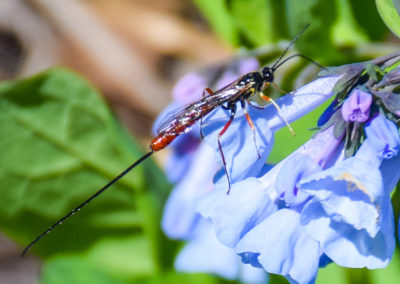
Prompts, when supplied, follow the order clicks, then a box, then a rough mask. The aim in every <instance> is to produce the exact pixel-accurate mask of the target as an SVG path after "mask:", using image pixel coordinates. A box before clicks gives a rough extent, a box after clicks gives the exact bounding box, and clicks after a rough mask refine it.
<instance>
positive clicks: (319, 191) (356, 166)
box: [196, 60, 400, 283]
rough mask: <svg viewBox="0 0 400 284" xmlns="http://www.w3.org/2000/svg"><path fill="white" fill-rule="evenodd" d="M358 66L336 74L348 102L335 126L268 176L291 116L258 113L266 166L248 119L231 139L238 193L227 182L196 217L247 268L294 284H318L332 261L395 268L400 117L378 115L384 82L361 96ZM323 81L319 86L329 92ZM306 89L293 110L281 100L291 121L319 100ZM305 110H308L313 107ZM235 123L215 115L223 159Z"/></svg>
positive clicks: (331, 118) (338, 103)
mask: <svg viewBox="0 0 400 284" xmlns="http://www.w3.org/2000/svg"><path fill="white" fill-rule="evenodd" d="M374 62H375V63H376V62H379V60H375V61H374ZM357 66H358V67H357ZM357 66H356V67H357V68H352V66H350V67H348V66H344V67H343V68H342V69H340V68H338V69H337V70H336V71H337V72H336V73H342V74H343V76H338V77H336V81H335V83H333V84H332V86H331V89H332V87H333V86H335V91H336V92H337V94H338V96H337V97H336V98H335V100H334V102H333V103H332V104H331V107H330V109H329V111H327V112H326V115H325V116H324V117H323V119H321V120H320V122H325V123H323V125H320V126H321V130H320V132H319V133H318V134H317V135H315V136H314V137H313V138H312V139H311V140H310V141H308V142H307V143H306V144H305V145H303V146H302V147H300V148H299V149H298V150H296V151H295V152H294V153H292V154H291V155H290V156H289V157H287V158H286V159H284V160H283V161H282V162H280V163H278V164H277V165H276V166H274V167H273V168H272V169H269V170H268V171H267V173H264V172H262V168H263V167H264V165H263V163H264V160H265V158H266V156H267V155H268V152H269V150H270V147H271V145H272V143H273V133H274V131H275V130H276V129H277V128H279V127H282V126H284V124H283V123H282V121H280V120H279V115H282V113H279V114H278V113H277V112H276V110H275V109H271V108H270V109H269V110H268V107H267V108H266V109H264V110H259V109H252V108H251V107H249V110H250V111H249V114H250V116H251V117H252V119H253V121H254V122H255V123H254V124H255V125H256V129H257V136H259V137H257V139H258V140H257V144H260V145H261V146H260V148H261V149H259V153H260V154H261V160H262V161H258V159H257V153H256V152H255V151H254V149H252V148H253V147H244V144H245V143H246V142H247V143H251V139H249V138H248V137H251V136H252V133H251V132H250V131H251V130H250V129H249V127H247V128H248V129H246V128H245V127H246V120H245V117H244V116H243V115H241V114H240V113H239V114H238V115H237V117H236V120H234V122H233V123H232V128H230V129H229V130H231V129H232V130H231V133H230V134H228V131H227V134H226V135H224V137H223V139H222V146H223V149H224V154H225V159H226V161H227V166H228V171H229V173H230V176H231V180H232V181H233V183H232V188H231V192H230V194H229V195H226V194H225V192H226V184H224V182H223V180H221V179H220V180H218V179H217V180H216V184H215V188H214V190H213V191H212V192H210V193H208V194H206V195H205V196H202V197H200V198H199V199H198V200H197V202H196V209H197V210H198V212H199V213H200V214H201V215H202V216H204V217H206V218H209V219H210V220H211V222H212V224H213V227H214V228H215V232H216V236H217V238H218V239H219V240H220V241H221V242H222V243H223V244H225V245H227V246H229V247H232V248H234V249H235V251H236V252H237V253H238V254H239V255H240V256H241V258H242V262H244V263H248V264H251V265H252V266H254V267H262V268H264V269H265V270H266V271H267V272H271V273H277V274H281V275H284V276H285V277H286V278H287V279H288V280H289V281H290V282H291V283H312V282H314V281H315V279H316V275H317V272H318V268H319V267H323V266H325V265H326V264H328V263H330V262H332V261H333V262H336V263H338V264H339V265H342V266H347V267H367V268H370V269H373V268H380V267H385V266H386V265H387V264H388V262H389V261H390V258H391V256H392V254H393V250H394V246H395V242H394V238H395V233H394V216H393V209H392V206H391V202H390V193H391V191H392V189H393V187H394V186H395V185H396V183H397V182H398V181H399V178H400V162H399V161H400V158H399V156H400V155H398V150H399V144H400V138H399V132H398V128H397V126H396V125H395V124H394V123H393V122H392V121H390V120H388V119H387V118H386V117H385V114H386V115H387V116H388V117H394V115H396V113H394V112H393V111H392V109H390V108H388V107H387V106H386V104H382V101H381V102H379V103H375V104H374V105H373V106H374V107H373V108H372V109H371V105H372V103H373V100H375V99H379V98H380V97H379V96H378V95H376V94H375V93H374V91H376V90H377V89H374V88H375V87H374V84H375V83H376V82H375V83H374V81H373V79H371V80H370V81H369V83H370V84H369V85H368V87H370V88H371V89H370V91H371V92H372V94H373V95H371V94H369V93H366V92H362V91H361V90H359V89H357V88H358V87H357V86H356V84H357V82H358V81H357V79H358V78H359V76H360V75H361V74H362V73H363V72H364V70H365V66H366V64H359V65H357ZM331 74H335V72H333V73H331ZM330 78H333V77H330ZM323 79H324V78H320V80H323ZM337 79H339V81H338V80H337ZM316 82H317V81H314V82H313V83H311V84H309V85H310V86H311V88H312V87H316V88H318V89H319V90H320V92H321V88H322V90H323V91H322V92H325V91H326V89H324V87H322V86H318V84H317V83H316ZM314 84H315V85H314ZM371 84H372V85H371ZM371 86H372V87H371ZM306 87H309V86H308V85H307V86H305V89H306ZM353 87H355V91H353V92H352V93H351V94H350V97H349V98H347V99H346V98H344V96H346V92H347V90H348V89H349V88H353ZM364 87H365V88H366V87H367V86H364ZM331 89H330V90H331ZM330 90H329V91H328V92H327V93H326V94H327V96H328V97H329V96H330ZM380 90H381V89H379V91H380ZM303 91H304V90H303V89H300V90H298V91H296V92H295V93H294V95H293V96H292V97H291V102H290V103H289V104H288V105H285V104H284V103H283V102H284V100H285V99H288V97H286V96H285V97H283V98H281V99H279V100H278V104H279V105H281V107H282V109H284V108H285V107H289V109H290V108H292V111H289V112H286V114H284V116H285V117H286V118H287V119H288V120H289V121H292V120H293V119H295V118H297V117H296V115H298V114H299V113H296V111H295V109H296V108H297V107H298V106H300V105H301V104H299V105H297V103H300V102H302V99H304V97H307V96H308V95H309V94H310V90H307V91H308V93H307V91H305V92H304V93H303ZM299 94H300V95H302V96H299V97H297V96H296V95H299ZM296 99H298V100H296ZM270 107H272V106H270ZM339 108H342V109H339ZM300 109H302V110H303V111H304V110H306V111H307V110H308V105H307V103H306V104H303V105H301V107H300ZM267 110H268V111H267ZM286 110H287V109H286ZM306 111H305V112H306ZM302 114H304V113H302ZM228 117H229V113H227V112H224V111H223V110H218V111H215V112H214V113H213V114H212V115H210V116H209V117H208V120H207V123H206V125H205V126H206V127H205V133H206V140H207V141H208V142H209V143H210V145H211V146H212V147H213V148H214V150H215V152H216V155H217V158H220V154H219V152H218V147H217V139H216V137H217V134H218V131H219V129H221V128H222V127H223V125H224V122H226V121H227V119H228ZM342 117H343V118H342ZM263 119H265V120H263ZM345 121H348V122H357V123H354V124H346V123H345ZM235 125H236V126H235ZM363 130H364V131H363ZM260 132H262V133H263V134H262V133H260ZM232 134H233V135H232ZM263 143H264V144H263ZM360 145H361V147H360ZM357 149H358V151H357ZM349 156H350V158H349Z"/></svg>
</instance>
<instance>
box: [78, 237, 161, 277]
mask: <svg viewBox="0 0 400 284" xmlns="http://www.w3.org/2000/svg"><path fill="white" fill-rule="evenodd" d="M150 247H151V244H150V240H148V239H147V238H144V237H142V236H134V235H130V236H126V237H125V238H112V239H111V238H109V239H104V240H102V241H99V242H98V243H96V244H95V245H94V246H93V247H92V248H91V249H90V250H89V251H88V253H87V254H86V255H85V258H87V259H88V260H89V261H90V262H91V263H93V264H96V266H98V267H101V268H102V269H103V270H104V271H106V272H107V273H108V274H110V275H115V276H122V277H123V278H134V277H141V276H150V275H153V274H154V273H156V271H157V264H156V263H155V262H154V258H153V257H152V255H151V254H150V253H149V252H150V251H151V249H150Z"/></svg>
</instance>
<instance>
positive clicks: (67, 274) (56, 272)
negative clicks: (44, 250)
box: [40, 256, 129, 284]
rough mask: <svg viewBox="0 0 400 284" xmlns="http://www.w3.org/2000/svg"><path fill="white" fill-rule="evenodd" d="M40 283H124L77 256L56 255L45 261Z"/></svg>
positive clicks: (124, 281) (125, 281)
mask: <svg viewBox="0 0 400 284" xmlns="http://www.w3.org/2000/svg"><path fill="white" fill-rule="evenodd" d="M40 283H41V284H71V283H74V284H91V283H96V284H110V283H113V284H114V283H115V284H125V283H129V281H127V280H123V279H121V278H119V277H116V276H113V275H110V274H109V273H107V272H106V271H104V270H103V269H102V268H101V267H99V266H96V265H95V264H93V263H91V262H90V261H88V260H86V259H83V258H81V257H77V256H64V257H57V258H54V259H52V260H50V261H48V262H46V263H45V265H44V267H43V269H42V276H41V280H40Z"/></svg>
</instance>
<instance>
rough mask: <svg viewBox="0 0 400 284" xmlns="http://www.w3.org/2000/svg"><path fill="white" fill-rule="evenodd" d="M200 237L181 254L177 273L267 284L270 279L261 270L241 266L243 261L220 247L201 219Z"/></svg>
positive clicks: (176, 265)
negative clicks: (205, 274) (201, 273)
mask: <svg viewBox="0 0 400 284" xmlns="http://www.w3.org/2000/svg"><path fill="white" fill-rule="evenodd" d="M197 227H198V228H197V230H198V234H197V235H196V236H195V237H194V238H193V240H192V241H191V242H189V243H187V244H186V245H185V246H184V248H183V249H182V251H181V252H180V253H179V255H178V257H177V259H176V262H175V269H176V270H177V271H183V272H199V271H201V272H203V273H212V274H217V275H220V276H222V277H224V278H226V279H231V280H233V279H240V280H241V281H242V282H243V283H254V284H256V283H266V282H267V279H268V275H267V274H266V273H265V272H264V271H263V270H262V269H258V268H254V267H252V266H250V265H245V264H241V263H240V257H239V256H238V255H237V254H236V253H235V252H234V251H233V250H232V249H230V248H228V247H226V246H224V245H223V244H221V243H220V242H219V241H218V240H217V238H216V236H215V233H214V230H213V228H212V226H211V224H210V223H209V222H208V221H206V220H205V219H202V220H201V222H200V223H199V224H198V226H197Z"/></svg>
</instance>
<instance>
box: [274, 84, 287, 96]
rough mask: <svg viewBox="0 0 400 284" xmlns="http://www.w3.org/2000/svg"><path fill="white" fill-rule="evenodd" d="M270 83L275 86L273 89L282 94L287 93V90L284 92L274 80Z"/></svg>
mask: <svg viewBox="0 0 400 284" xmlns="http://www.w3.org/2000/svg"><path fill="white" fill-rule="evenodd" d="M272 85H273V86H274V87H275V89H277V90H278V91H279V92H281V93H282V94H283V95H285V94H287V92H285V91H284V90H282V89H281V88H280V87H279V86H278V84H276V83H275V82H272Z"/></svg>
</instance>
